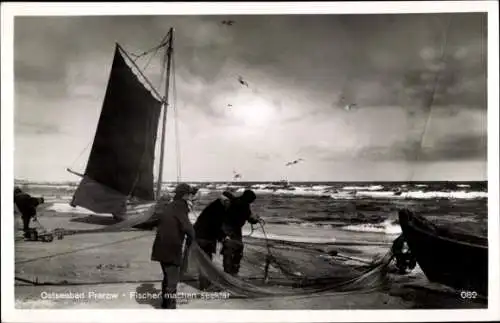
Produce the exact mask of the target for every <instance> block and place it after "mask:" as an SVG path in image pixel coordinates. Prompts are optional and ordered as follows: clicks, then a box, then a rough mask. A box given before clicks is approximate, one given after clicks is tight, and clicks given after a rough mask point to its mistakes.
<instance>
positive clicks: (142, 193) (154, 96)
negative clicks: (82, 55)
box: [67, 28, 179, 220]
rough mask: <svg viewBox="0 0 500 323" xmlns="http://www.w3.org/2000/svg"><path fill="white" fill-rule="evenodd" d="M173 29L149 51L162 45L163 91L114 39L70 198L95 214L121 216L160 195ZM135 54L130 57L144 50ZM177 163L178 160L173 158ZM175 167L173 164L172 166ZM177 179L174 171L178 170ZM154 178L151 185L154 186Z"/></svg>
mask: <svg viewBox="0 0 500 323" xmlns="http://www.w3.org/2000/svg"><path fill="white" fill-rule="evenodd" d="M173 32H174V30H173V28H170V30H169V32H168V34H167V35H166V36H165V37H164V38H163V40H162V41H161V43H160V45H158V46H156V47H154V48H153V49H152V50H150V51H148V52H149V53H151V52H153V51H154V52H155V53H157V52H158V51H159V50H160V49H165V51H164V53H165V54H164V56H163V64H162V65H163V66H162V73H164V74H162V75H165V76H166V78H165V92H164V95H160V92H159V91H158V90H157V89H155V87H154V86H153V85H152V82H151V81H149V80H148V78H147V77H146V76H145V75H144V73H143V71H141V69H140V68H139V67H138V66H137V64H136V63H135V60H134V59H132V58H131V55H133V54H129V53H127V52H126V51H125V50H124V49H123V47H122V46H120V44H118V43H116V45H115V52H114V58H113V63H112V67H111V72H110V76H109V80H108V84H107V89H106V94H105V97H104V102H103V106H102V111H101V114H100V117H99V121H98V125H97V130H96V133H95V136H94V139H93V145H92V148H91V151H90V155H89V158H88V161H87V165H86V169H85V171H84V172H83V174H81V173H78V172H76V171H74V170H71V169H69V168H68V169H67V170H68V171H69V172H70V173H72V174H75V175H77V176H80V177H81V180H80V183H79V184H78V186H77V189H76V191H75V193H74V195H73V198H72V200H71V202H70V204H71V206H73V207H75V206H80V207H83V208H85V209H88V210H91V211H93V212H95V213H107V214H112V215H113V217H114V218H115V219H118V220H123V219H125V218H127V216H128V215H131V214H137V213H138V212H141V211H144V209H145V208H149V207H150V206H151V205H152V204H153V203H154V201H155V200H157V199H158V198H159V196H160V194H161V184H162V174H163V163H164V162H163V159H164V158H163V157H164V151H165V147H164V146H165V133H166V120H167V111H168V109H169V108H170V106H169V101H168V99H169V87H170V77H171V75H170V74H171V64H172V56H173ZM148 52H145V53H143V54H141V55H136V59H137V58H138V57H140V56H143V55H144V54H147V53H148ZM162 110H163V118H162V123H161V124H162V128H161V143H160V153H159V172H158V173H159V174H158V177H157V179H156V181H155V178H154V162H155V157H156V152H155V145H156V141H157V133H158V126H159V124H160V122H159V121H160V115H161V112H162ZM178 162H179V161H178ZM178 171H179V165H178ZM178 180H179V173H178ZM155 182H156V187H155Z"/></svg>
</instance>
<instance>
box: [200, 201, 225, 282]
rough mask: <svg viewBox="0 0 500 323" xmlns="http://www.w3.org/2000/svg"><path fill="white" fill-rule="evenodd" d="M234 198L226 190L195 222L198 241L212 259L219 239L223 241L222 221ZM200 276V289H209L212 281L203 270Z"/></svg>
mask: <svg viewBox="0 0 500 323" xmlns="http://www.w3.org/2000/svg"><path fill="white" fill-rule="evenodd" d="M232 198H234V196H233V195H232V194H231V193H229V192H224V193H223V194H222V196H221V197H219V198H217V199H216V200H214V201H212V202H211V203H210V204H209V205H207V206H206V207H205V208H204V209H203V211H202V212H201V213H200V215H199V216H198V218H197V219H196V222H195V223H194V231H195V234H196V242H197V243H198V245H199V246H200V248H201V249H202V250H203V251H204V252H205V253H206V254H207V256H208V257H209V258H210V260H212V258H213V254H215V253H216V250H217V241H222V239H223V238H224V233H223V231H222V223H223V221H224V217H225V213H226V211H227V209H228V207H229V203H230V199H232ZM199 277H200V289H201V290H205V289H207V288H208V287H209V286H210V281H209V280H208V279H207V278H206V277H205V276H204V275H203V274H202V273H201V272H200V273H199Z"/></svg>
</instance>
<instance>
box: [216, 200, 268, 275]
mask: <svg viewBox="0 0 500 323" xmlns="http://www.w3.org/2000/svg"><path fill="white" fill-rule="evenodd" d="M225 195H226V196H227V197H229V198H230V205H229V207H228V209H227V211H226V214H225V217H224V222H223V224H222V232H223V234H224V238H223V242H222V257H223V266H224V271H225V272H226V273H228V274H230V275H233V276H236V275H237V274H238V272H239V270H240V263H241V259H242V258H243V235H242V232H241V229H242V227H243V226H244V225H245V223H246V222H249V223H250V224H257V223H258V222H260V221H262V220H261V219H260V218H259V217H258V216H256V215H254V214H252V211H251V208H250V204H252V203H253V202H254V201H255V199H256V198H257V196H256V195H255V193H254V192H253V191H252V190H245V191H244V192H243V194H242V195H241V196H239V197H231V196H232V195H231V194H225Z"/></svg>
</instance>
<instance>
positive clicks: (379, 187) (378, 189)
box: [342, 185, 384, 191]
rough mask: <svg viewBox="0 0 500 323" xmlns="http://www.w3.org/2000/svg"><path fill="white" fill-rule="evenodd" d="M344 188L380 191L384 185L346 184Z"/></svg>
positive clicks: (347, 189)
mask: <svg viewBox="0 0 500 323" xmlns="http://www.w3.org/2000/svg"><path fill="white" fill-rule="evenodd" d="M342 189H343V190H346V191H359V190H366V191H380V190H383V189H384V187H383V186H382V185H370V186H344V187H343V188H342Z"/></svg>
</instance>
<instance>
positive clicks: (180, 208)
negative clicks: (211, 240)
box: [151, 183, 198, 309]
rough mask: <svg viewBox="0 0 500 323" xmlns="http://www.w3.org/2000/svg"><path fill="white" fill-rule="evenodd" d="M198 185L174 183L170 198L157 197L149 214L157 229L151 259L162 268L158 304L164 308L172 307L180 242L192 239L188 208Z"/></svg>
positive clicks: (178, 265) (175, 290)
mask: <svg viewBox="0 0 500 323" xmlns="http://www.w3.org/2000/svg"><path fill="white" fill-rule="evenodd" d="M197 191H198V189H197V188H194V187H191V186H190V185H188V184H185V183H181V184H179V185H177V187H176V188H175V191H174V194H175V195H174V197H173V200H172V202H170V203H168V197H165V198H164V197H162V198H160V199H159V201H158V203H157V205H156V209H155V212H154V215H153V217H156V218H157V223H158V227H157V232H156V238H155V240H154V243H153V249H152V253H151V260H153V261H158V262H160V265H161V269H162V271H163V282H162V304H161V307H162V308H164V309H175V308H176V307H177V306H176V305H177V303H176V299H175V294H176V293H177V283H178V282H179V279H180V266H181V263H182V245H183V242H184V238H185V237H187V239H186V245H190V244H191V242H192V241H193V240H194V239H195V232H194V229H193V226H192V224H191V222H190V221H189V217H188V214H189V209H190V205H191V204H192V200H193V199H194V196H195V195H196V193H197Z"/></svg>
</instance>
